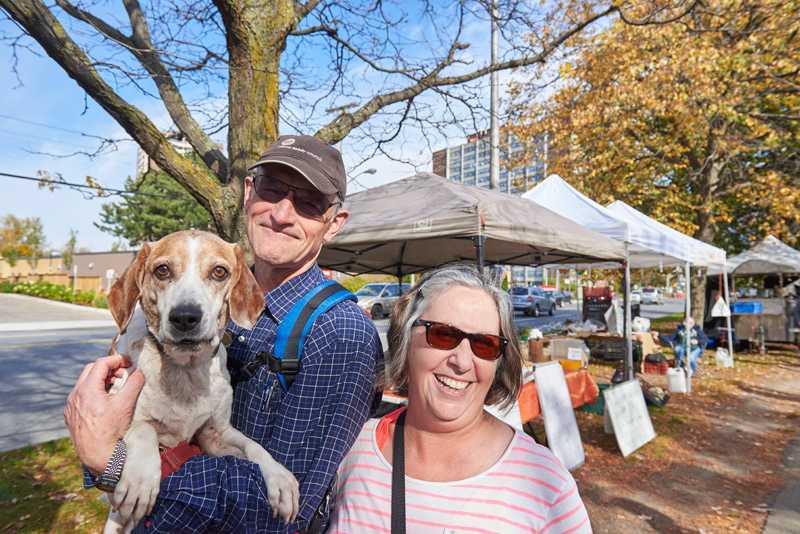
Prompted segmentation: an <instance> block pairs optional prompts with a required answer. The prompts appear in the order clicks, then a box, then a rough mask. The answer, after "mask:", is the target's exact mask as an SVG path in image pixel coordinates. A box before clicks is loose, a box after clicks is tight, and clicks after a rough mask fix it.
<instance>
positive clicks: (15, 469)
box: [0, 438, 108, 534]
mask: <svg viewBox="0 0 800 534" xmlns="http://www.w3.org/2000/svg"><path fill="white" fill-rule="evenodd" d="M0 469H1V472H2V476H0V532H2V533H3V534H22V533H53V534H55V533H65V532H75V533H91V532H102V531H103V525H104V524H105V518H106V517H107V516H108V507H107V506H106V505H105V504H103V503H102V502H100V500H99V499H98V497H99V496H100V492H98V491H96V490H92V491H86V490H84V489H83V479H82V476H81V473H82V471H81V464H80V462H79V461H78V459H77V456H76V455H75V450H74V449H73V448H72V442H71V441H70V440H69V438H65V439H60V440H56V441H50V442H47V443H42V444H39V445H35V446H32V447H23V448H21V449H16V450H13V451H8V452H5V453H0Z"/></svg>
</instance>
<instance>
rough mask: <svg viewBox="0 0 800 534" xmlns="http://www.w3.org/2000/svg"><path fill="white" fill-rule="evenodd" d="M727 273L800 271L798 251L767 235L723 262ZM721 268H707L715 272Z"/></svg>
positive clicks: (709, 272)
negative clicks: (754, 244)
mask: <svg viewBox="0 0 800 534" xmlns="http://www.w3.org/2000/svg"><path fill="white" fill-rule="evenodd" d="M724 266H725V267H726V271H727V272H728V273H729V274H733V273H736V274H778V273H791V272H800V251H798V250H795V249H793V248H792V247H790V246H789V245H787V244H786V243H784V242H782V241H781V240H780V239H778V238H777V237H775V236H772V235H768V236H767V237H765V238H764V239H763V240H762V241H761V242H760V243H758V244H757V245H756V246H754V247H753V248H751V249H750V250H746V251H744V252H742V253H740V254H737V255H736V256H733V257H732V258H729V259H728V261H727V262H726V263H725V264H724ZM721 270H722V269H721V268H719V267H717V268H716V269H713V270H712V269H709V270H708V274H717V273H719V272H720V271H721Z"/></svg>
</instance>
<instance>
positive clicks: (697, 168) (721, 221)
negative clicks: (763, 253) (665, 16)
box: [509, 0, 800, 253]
mask: <svg viewBox="0 0 800 534" xmlns="http://www.w3.org/2000/svg"><path fill="white" fill-rule="evenodd" d="M798 30H800V4H798V3H797V2H783V1H780V0H754V1H747V0H714V1H711V2H701V3H700V4H698V6H697V8H696V9H695V10H694V11H693V13H691V14H690V15H689V16H686V17H683V18H681V19H680V20H679V21H677V22H673V23H669V24H659V25H631V24H626V23H624V22H623V21H622V20H617V21H616V22H614V23H613V24H610V25H609V26H608V27H607V28H606V29H604V30H603V31H598V32H595V33H594V34H584V35H583V36H582V38H581V39H577V40H572V41H570V43H568V48H566V49H565V50H564V53H563V55H562V57H561V61H560V62H559V63H558V71H557V73H554V72H553V70H552V69H553V68H554V67H553V65H551V64H540V65H537V66H535V67H529V68H527V70H525V71H524V72H523V73H522V74H523V77H522V79H521V81H519V82H517V83H515V84H513V86H512V88H511V95H512V96H511V99H510V102H509V106H510V116H511V124H510V128H511V129H512V130H513V131H514V133H516V134H517V135H519V136H520V137H522V138H530V139H535V138H536V137H538V136H540V135H543V134H545V133H547V134H548V137H549V142H550V151H549V161H548V169H549V170H550V171H551V172H553V173H557V174H559V175H560V176H562V177H563V178H565V179H566V180H567V181H569V182H570V183H571V184H573V185H574V186H576V187H577V188H578V189H580V190H582V191H584V192H585V193H587V194H588V195H589V196H590V197H591V198H593V199H595V200H597V201H598V202H600V203H603V204H606V203H608V202H610V201H613V200H616V199H621V200H624V201H625V202H627V203H628V204H630V205H632V206H634V207H638V208H639V209H641V210H642V211H643V212H645V213H647V214H649V215H650V216H652V217H654V218H655V219H658V220H660V221H662V222H664V223H666V224H668V225H670V226H672V227H674V228H676V229H678V230H680V231H682V232H684V233H687V234H689V235H692V236H694V237H697V238H698V239H700V240H702V241H705V242H708V243H714V244H716V245H718V246H722V247H724V248H726V249H727V250H728V252H729V253H735V252H738V251H739V250H741V249H743V248H747V247H749V246H750V245H751V244H752V243H753V242H754V241H755V240H757V239H760V238H761V237H763V236H765V235H766V234H767V233H771V234H774V235H776V236H777V237H779V238H780V239H782V240H784V241H786V242H788V243H792V244H793V243H794V242H795V236H796V233H797V230H798V224H799V222H798V213H799V212H800V209H799V208H800V196H799V195H800V193H799V191H800V188H798V185H800V184H798V181H799V178H798V177H799V176H800V172H799V171H800V158H799V157H798V148H799V147H800V143H798V141H799V139H798V122H799V120H800V117H799V116H798V99H799V98H800V96H799V93H798V91H799V90H800V46H799V45H798V36H797V33H798ZM554 74H555V76H554ZM554 78H555V79H554Z"/></svg>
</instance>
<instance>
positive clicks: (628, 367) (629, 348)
mask: <svg viewBox="0 0 800 534" xmlns="http://www.w3.org/2000/svg"><path fill="white" fill-rule="evenodd" d="M629 246H630V245H629V244H628V243H625V349H626V352H627V354H626V355H625V365H624V366H623V367H624V368H623V370H622V375H623V376H624V377H625V380H632V379H633V339H632V336H631V298H630V295H631V256H630V253H629V252H628V248H629Z"/></svg>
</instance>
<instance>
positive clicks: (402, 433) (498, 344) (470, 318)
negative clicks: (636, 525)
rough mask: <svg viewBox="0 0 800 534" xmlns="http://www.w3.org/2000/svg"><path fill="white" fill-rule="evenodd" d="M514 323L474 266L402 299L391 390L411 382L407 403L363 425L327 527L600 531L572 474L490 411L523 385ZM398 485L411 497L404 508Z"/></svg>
mask: <svg viewBox="0 0 800 534" xmlns="http://www.w3.org/2000/svg"><path fill="white" fill-rule="evenodd" d="M513 319H514V315H513V309H512V307H511V302H510V301H509V299H508V296H507V295H506V294H505V293H504V292H503V291H502V290H501V289H500V288H499V287H498V285H497V284H496V283H495V280H492V279H490V278H489V277H484V276H482V275H480V274H478V272H477V271H476V270H475V269H473V268H471V267H466V266H454V267H446V268H443V269H440V270H437V271H434V272H433V273H431V274H429V275H428V276H425V277H423V278H422V279H421V280H420V281H419V282H418V283H417V284H415V285H414V286H413V287H412V288H411V290H410V291H409V292H407V293H406V294H404V295H403V296H402V297H401V299H400V301H399V302H398V303H397V305H396V306H395V309H394V311H393V312H392V319H391V323H390V326H389V334H388V338H389V355H388V357H387V361H386V371H385V376H384V377H383V383H382V385H384V386H389V387H394V388H398V389H407V390H408V408H407V409H404V410H397V411H395V412H393V413H391V414H389V415H387V416H385V417H384V418H383V419H380V420H376V419H373V420H370V421H368V422H367V424H366V425H365V426H364V428H363V430H362V431H361V434H360V436H359V438H358V439H357V440H356V443H355V445H354V446H353V448H352V449H351V450H350V452H349V453H348V454H347V456H346V457H345V460H344V461H343V462H342V465H341V466H340V467H339V480H338V486H337V492H336V500H335V505H334V511H333V515H332V518H331V525H330V529H329V532H331V533H347V534H353V533H359V532H365V533H366V532H393V533H394V532H398V530H391V528H390V525H391V524H392V522H393V520H394V521H395V522H396V523H397V525H395V526H405V527H406V528H407V530H408V532H414V533H418V532H419V533H428V532H430V533H437V534H441V533H442V532H445V533H454V532H485V533H488V532H491V533H502V532H547V533H557V532H567V531H569V532H582V533H583V532H591V526H590V524H589V519H588V517H587V515H586V509H585V508H584V506H583V502H582V501H581V499H580V496H579V495H578V491H577V488H576V486H575V481H574V480H573V478H572V476H571V475H570V474H569V472H568V471H567V470H566V469H564V467H562V465H561V464H560V463H559V461H558V460H557V459H556V458H555V457H554V456H553V454H552V453H551V452H550V451H549V450H548V449H546V448H544V447H542V446H540V445H537V444H536V443H535V442H534V441H533V439H531V438H530V437H529V436H527V435H526V434H525V433H523V432H521V431H518V430H516V429H514V428H512V427H510V426H508V425H507V424H505V423H503V422H502V421H500V420H499V419H497V418H496V417H494V416H493V415H491V414H489V413H488V412H487V411H485V410H484V405H494V404H496V405H498V406H499V407H500V408H504V407H507V406H509V405H511V404H513V402H514V401H515V400H516V398H517V396H518V394H519V390H520V388H521V376H522V372H521V359H520V352H519V346H518V341H517V339H518V336H517V333H516V327H515V325H514V320H513ZM401 414H402V415H401ZM403 419H404V420H405V421H404V422H403V423H401V421H402V420H403ZM401 449H404V454H398V456H397V457H395V450H398V451H399V450H401ZM403 463H404V467H405V477H397V479H396V480H395V481H394V482H393V479H392V476H393V472H394V470H395V466H400V465H402V464H403ZM397 472H398V473H400V472H401V471H400V469H398V470H397ZM403 483H404V485H405V486H404V488H403V487H402V484H403ZM393 485H394V487H395V492H396V493H397V495H398V496H399V497H403V496H404V499H405V504H404V506H402V505H401V506H399V507H398V508H397V509H395V510H392V506H393V504H394V505H397V504H398V502H400V500H401V499H398V498H396V499H395V502H394V503H392V489H393ZM403 512H405V518H403V517H402V513H403ZM393 516H394V517H393Z"/></svg>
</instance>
